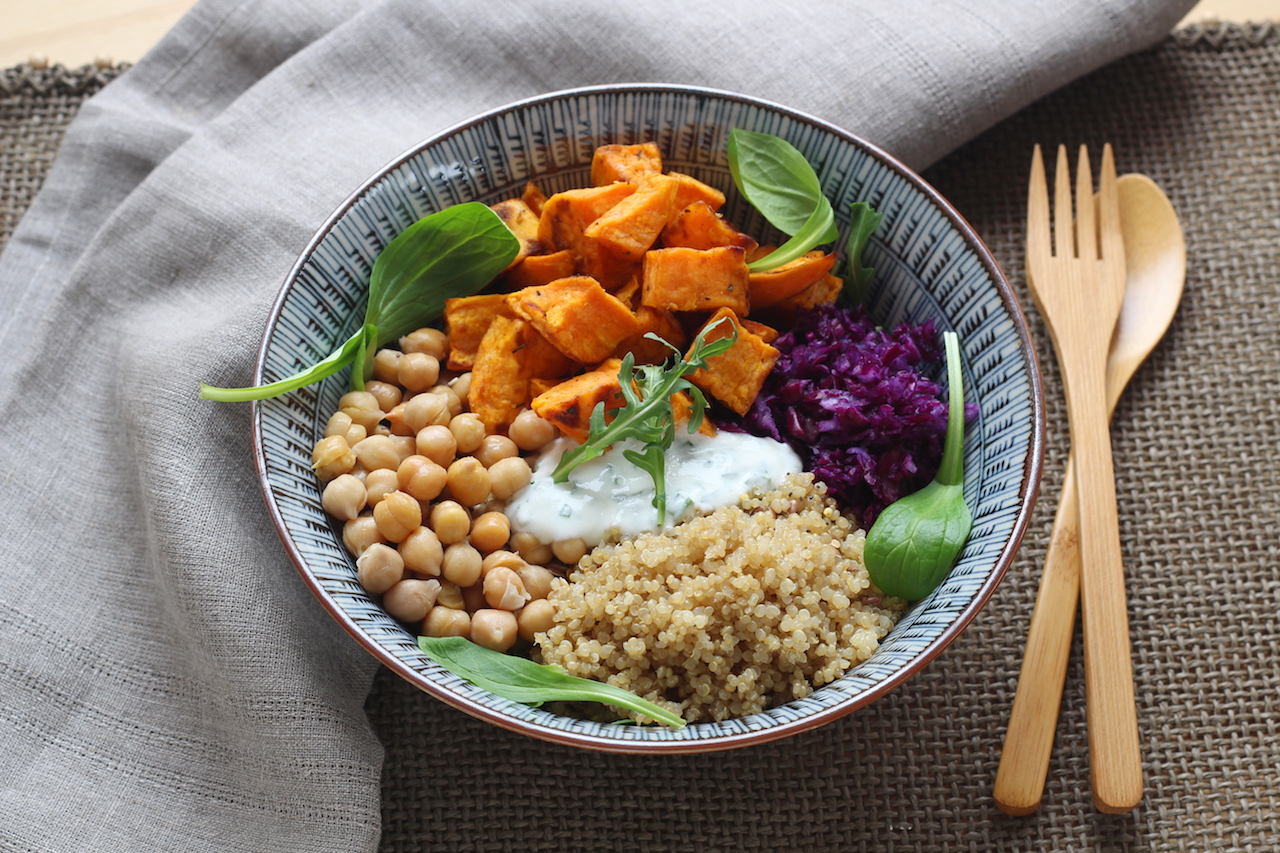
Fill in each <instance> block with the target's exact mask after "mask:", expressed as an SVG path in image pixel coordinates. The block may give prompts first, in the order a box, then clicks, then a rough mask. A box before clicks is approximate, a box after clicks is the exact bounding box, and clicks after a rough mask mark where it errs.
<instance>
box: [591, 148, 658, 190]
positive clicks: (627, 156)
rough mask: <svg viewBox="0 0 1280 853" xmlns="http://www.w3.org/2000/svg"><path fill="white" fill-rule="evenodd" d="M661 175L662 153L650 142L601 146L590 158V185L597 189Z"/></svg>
mask: <svg viewBox="0 0 1280 853" xmlns="http://www.w3.org/2000/svg"><path fill="white" fill-rule="evenodd" d="M661 173H662V153H661V152H660V151H658V146H657V145H656V144H654V143H652V142H641V143H640V144H639V145H601V146H600V147H598V148H596V152H595V154H594V155H593V156H592V158H591V183H592V184H594V185H595V186H597V187H603V186H607V185H609V184H612V183H613V182H615V181H634V180H635V179H636V178H639V177H642V176H644V175H659V174H661Z"/></svg>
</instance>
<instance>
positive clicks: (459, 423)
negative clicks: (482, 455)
mask: <svg viewBox="0 0 1280 853" xmlns="http://www.w3.org/2000/svg"><path fill="white" fill-rule="evenodd" d="M449 432H451V433H453V438H454V442H455V443H456V444H457V447H458V452H459V453H474V452H475V451H476V449H477V448H479V447H480V443H481V442H482V441H484V437H485V428H484V421H482V420H480V416H479V415H475V414H472V413H471V412H464V413H462V414H459V415H455V416H454V418H453V420H451V421H449Z"/></svg>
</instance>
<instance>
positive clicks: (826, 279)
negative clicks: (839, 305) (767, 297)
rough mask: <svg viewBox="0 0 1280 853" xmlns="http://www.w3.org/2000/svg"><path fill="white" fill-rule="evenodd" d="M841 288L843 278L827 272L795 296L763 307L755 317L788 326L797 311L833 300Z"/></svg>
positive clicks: (773, 323)
mask: <svg viewBox="0 0 1280 853" xmlns="http://www.w3.org/2000/svg"><path fill="white" fill-rule="evenodd" d="M842 289H844V279H842V278H840V277H839V276H836V275H832V274H831V273H827V274H826V275H824V276H823V277H822V278H820V279H818V280H817V281H815V282H814V283H813V284H811V285H809V286H808V287H806V288H805V289H804V290H802V291H800V292H799V293H797V294H796V295H795V296H790V297H788V298H786V299H784V300H782V301H781V302H779V303H777V304H776V305H770V306H769V307H768V308H765V309H763V310H762V311H761V312H760V316H758V317H756V318H755V319H757V320H763V321H764V322H766V323H769V324H770V325H772V326H778V327H781V326H790V325H792V324H794V323H795V320H796V313H797V312H799V311H802V310H806V309H809V308H816V307H817V306H819V305H826V304H828V303H831V302H835V301H836V298H837V297H838V296H839V295H840V291H841V290H842Z"/></svg>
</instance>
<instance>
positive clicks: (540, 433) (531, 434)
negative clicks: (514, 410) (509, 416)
mask: <svg viewBox="0 0 1280 853" xmlns="http://www.w3.org/2000/svg"><path fill="white" fill-rule="evenodd" d="M559 434H560V430H558V429H556V426H555V424H553V423H551V421H548V420H543V419H542V417H540V416H539V415H538V413H537V412H535V411H534V410H533V409H522V410H521V411H520V414H518V415H516V419H515V420H514V421H512V422H511V427H510V428H509V429H508V430H507V435H508V436H509V437H510V438H511V440H512V441H514V442H515V443H516V447H519V448H520V449H521V450H539V449H541V448H542V447H544V446H546V445H547V444H549V443H550V442H551V441H552V440H553V439H555V438H556V437H557V436H558V435H559Z"/></svg>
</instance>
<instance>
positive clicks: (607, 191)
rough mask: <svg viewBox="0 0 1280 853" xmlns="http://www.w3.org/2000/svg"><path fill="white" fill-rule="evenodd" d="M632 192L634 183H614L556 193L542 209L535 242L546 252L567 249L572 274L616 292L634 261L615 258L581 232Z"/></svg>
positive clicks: (625, 278) (627, 277)
mask: <svg viewBox="0 0 1280 853" xmlns="http://www.w3.org/2000/svg"><path fill="white" fill-rule="evenodd" d="M635 191H636V186H635V184H629V183H618V184H610V185H608V186H603V187H587V188H585V189H577V190H566V191H565V192H562V193H556V194H555V195H553V196H551V198H549V199H547V201H546V203H545V204H544V205H543V206H542V216H541V217H540V218H539V220H538V242H540V243H541V244H542V245H543V247H544V249H545V250H546V251H548V252H558V251H560V250H563V249H567V250H568V251H569V252H570V254H572V256H573V262H574V270H575V271H577V272H579V273H582V274H584V275H589V276H591V277H592V278H594V279H595V280H596V281H599V282H600V283H601V284H603V285H604V286H605V288H606V289H608V290H616V289H617V288H618V287H621V286H622V285H624V284H626V282H627V281H628V280H629V279H630V277H631V272H632V268H633V267H634V266H635V264H636V259H634V258H619V257H617V256H616V255H614V254H613V253H612V252H611V251H610V250H609V249H607V248H606V247H605V246H604V245H603V244H602V243H600V242H598V241H596V240H592V239H591V238H590V237H588V236H587V235H586V233H585V232H586V229H587V226H589V225H590V224H591V223H592V222H595V221H596V220H597V219H598V218H600V216H602V215H603V214H604V213H605V212H606V211H607V210H609V209H610V208H612V207H613V206H614V205H616V204H617V203H618V202H620V201H622V200H623V199H624V198H626V197H627V196H629V195H631V194H632V193H634V192H635Z"/></svg>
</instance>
